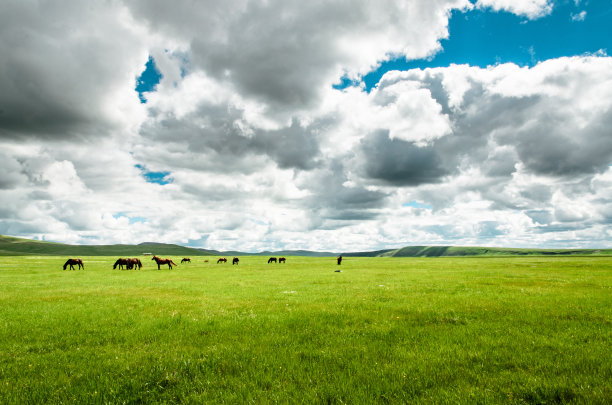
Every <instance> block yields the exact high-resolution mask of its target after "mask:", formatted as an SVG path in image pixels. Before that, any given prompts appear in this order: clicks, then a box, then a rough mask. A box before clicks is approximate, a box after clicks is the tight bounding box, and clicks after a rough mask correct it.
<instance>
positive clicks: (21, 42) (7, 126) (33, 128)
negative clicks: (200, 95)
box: [0, 1, 139, 139]
mask: <svg viewBox="0 0 612 405" xmlns="http://www.w3.org/2000/svg"><path fill="white" fill-rule="evenodd" d="M117 12H118V8H116V7H112V6H111V7H100V5H98V4H90V3H80V2H65V1H58V2H32V1H3V2H1V3H0V55H2V57H1V58H0V89H2V91H0V138H5V139H7V138H9V139H15V138H17V139H19V138H24V137H31V136H35V137H37V138H44V139H47V138H48V139H57V138H67V137H74V136H76V135H81V136H96V135H99V134H100V133H105V132H106V131H107V130H108V129H109V128H112V127H114V123H113V122H112V120H111V121H109V120H108V118H109V117H108V115H107V112H106V111H104V109H105V106H104V103H105V102H106V100H105V99H106V98H107V97H108V96H109V94H110V93H111V92H112V91H115V90H116V89H117V88H118V87H117V83H118V81H121V80H125V78H126V76H127V77H128V78H129V72H131V71H133V70H134V68H135V67H136V66H138V59H139V52H137V50H138V46H139V43H138V40H136V39H135V37H134V35H133V34H132V33H131V32H129V30H128V29H126V27H124V26H122V24H121V23H119V22H118V13H117ZM119 38H120V39H121V40H118V39H119Z"/></svg>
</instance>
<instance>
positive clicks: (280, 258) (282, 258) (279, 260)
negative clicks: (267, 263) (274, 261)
mask: <svg viewBox="0 0 612 405" xmlns="http://www.w3.org/2000/svg"><path fill="white" fill-rule="evenodd" d="M286 260H287V259H285V258H284V257H279V258H278V263H279V264H280V263H285V261H286Z"/></svg>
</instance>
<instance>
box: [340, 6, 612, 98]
mask: <svg viewBox="0 0 612 405" xmlns="http://www.w3.org/2000/svg"><path fill="white" fill-rule="evenodd" d="M581 13H583V14H581ZM611 21H612V1H609V0H582V1H580V2H579V3H578V4H576V2H575V1H574V0H565V1H561V2H558V3H555V5H554V7H553V11H552V13H551V14H549V15H547V16H544V17H541V18H538V19H535V20H529V19H527V18H526V17H522V16H517V15H516V14H512V13H509V12H504V11H500V12H495V11H492V10H491V9H482V8H476V7H475V8H473V9H472V10H470V11H466V12H460V11H454V12H453V14H452V17H451V19H450V22H449V37H448V39H445V40H442V41H441V42H440V43H441V46H442V48H443V50H442V51H440V52H438V53H437V54H436V55H434V57H433V58H431V59H430V60H427V59H419V60H410V61H407V60H406V59H405V58H403V57H400V58H397V59H393V60H390V61H387V62H384V63H382V64H381V65H380V67H379V68H378V69H376V70H375V71H373V72H370V73H368V74H366V75H365V76H364V77H363V82H364V83H365V86H366V89H368V90H369V89H371V88H372V87H373V86H375V85H376V84H377V83H378V81H379V80H380V78H381V77H382V75H383V74H384V73H385V72H387V71H390V70H409V69H415V68H420V69H424V68H428V67H430V68H431V67H446V66H449V65H450V64H469V65H471V66H479V67H487V66H490V65H495V64H499V63H506V62H512V63H515V64H517V65H520V66H533V65H535V64H536V63H537V62H541V61H544V60H547V59H553V58H558V57H562V56H575V55H583V54H587V53H597V52H599V51H600V50H603V51H604V52H606V53H609V52H610V51H612V24H611ZM347 85H350V83H349V82H348V81H344V82H343V84H342V85H340V86H336V88H342V87H346V86H347Z"/></svg>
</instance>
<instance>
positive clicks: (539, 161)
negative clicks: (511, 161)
mask: <svg viewBox="0 0 612 405" xmlns="http://www.w3.org/2000/svg"><path fill="white" fill-rule="evenodd" d="M538 118H539V119H538V120H537V123H536V124H534V125H533V126H532V127H530V128H528V129H526V130H522V131H518V132H517V133H516V134H515V135H514V136H512V137H510V136H509V135H508V136H504V137H502V138H500V139H501V140H503V141H505V142H508V143H513V144H515V145H516V149H517V152H518V154H519V158H520V159H521V160H522V161H523V162H524V163H525V165H526V166H527V167H528V168H529V169H531V170H532V171H533V172H534V173H536V174H543V175H551V176H577V175H583V174H592V173H600V172H602V171H604V170H606V169H607V167H608V165H609V164H610V162H611V161H612V142H611V141H610V133H611V132H610V128H612V112H611V111H610V110H608V112H607V113H605V114H602V115H600V116H598V117H596V118H595V119H594V120H592V121H591V122H589V123H588V125H587V126H585V127H584V128H578V127H577V125H576V124H574V123H573V122H571V121H569V122H568V117H567V115H566V113H565V112H564V111H561V112H556V111H554V110H553V111H547V112H546V113H542V114H540V116H539V117H538Z"/></svg>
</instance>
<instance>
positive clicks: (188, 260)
mask: <svg viewBox="0 0 612 405" xmlns="http://www.w3.org/2000/svg"><path fill="white" fill-rule="evenodd" d="M185 262H187V263H191V259H190V258H189V257H183V260H181V264H183V263H185Z"/></svg>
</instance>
